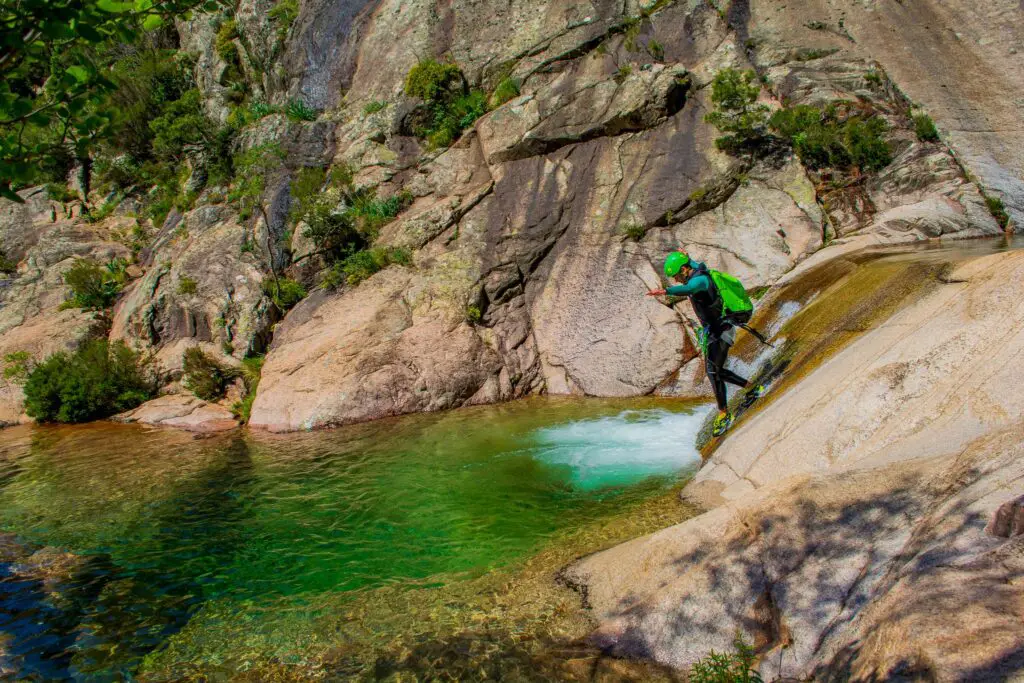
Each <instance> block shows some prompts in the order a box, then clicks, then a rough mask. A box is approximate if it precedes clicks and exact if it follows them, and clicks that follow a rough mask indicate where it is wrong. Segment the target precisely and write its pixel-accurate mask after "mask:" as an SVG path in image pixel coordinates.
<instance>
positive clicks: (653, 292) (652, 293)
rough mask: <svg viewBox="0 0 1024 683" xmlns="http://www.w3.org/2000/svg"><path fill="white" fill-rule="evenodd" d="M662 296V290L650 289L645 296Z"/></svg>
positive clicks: (663, 292) (663, 291)
mask: <svg viewBox="0 0 1024 683" xmlns="http://www.w3.org/2000/svg"><path fill="white" fill-rule="evenodd" d="M663 294H665V290H664V289H652V290H650V291H649V292H647V296H662V295H663Z"/></svg>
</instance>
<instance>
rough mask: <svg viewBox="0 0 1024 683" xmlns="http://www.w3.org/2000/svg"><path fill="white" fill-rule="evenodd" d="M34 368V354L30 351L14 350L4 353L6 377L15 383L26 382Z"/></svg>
mask: <svg viewBox="0 0 1024 683" xmlns="http://www.w3.org/2000/svg"><path fill="white" fill-rule="evenodd" d="M31 369H32V355H31V354H30V353H29V352H28V351H12V352H11V353H8V354H4V379H5V380H7V381H8V382H12V383H14V384H24V383H25V380H27V379H28V373H29V372H30V371H31Z"/></svg>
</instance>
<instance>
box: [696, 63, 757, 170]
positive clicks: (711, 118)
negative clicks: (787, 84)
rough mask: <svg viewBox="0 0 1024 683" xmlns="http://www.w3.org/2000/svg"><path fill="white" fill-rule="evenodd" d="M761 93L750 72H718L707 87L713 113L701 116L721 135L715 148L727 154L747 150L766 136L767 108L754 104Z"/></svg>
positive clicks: (754, 77)
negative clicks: (709, 90)
mask: <svg viewBox="0 0 1024 683" xmlns="http://www.w3.org/2000/svg"><path fill="white" fill-rule="evenodd" d="M760 92H761V85H760V83H758V79H757V74H756V73H754V71H753V70H752V69H751V70H748V71H738V70H736V69H722V70H721V71H719V72H718V73H717V74H715V78H714V81H713V82H712V85H711V101H712V102H713V103H714V104H715V107H716V110H715V111H713V112H711V113H710V114H708V115H707V116H705V117H704V120H705V121H707V122H708V123H710V124H712V125H713V126H715V127H716V128H718V130H720V131H722V132H723V133H727V135H723V136H722V137H719V138H717V139H716V140H715V146H716V147H718V148H719V149H721V150H724V151H727V152H733V153H737V152H742V151H747V150H751V149H753V148H754V147H756V146H757V145H759V144H760V143H761V141H762V140H763V139H764V137H765V134H766V132H767V131H766V123H767V121H768V107H767V106H766V105H763V104H757V96H758V95H759V94H760Z"/></svg>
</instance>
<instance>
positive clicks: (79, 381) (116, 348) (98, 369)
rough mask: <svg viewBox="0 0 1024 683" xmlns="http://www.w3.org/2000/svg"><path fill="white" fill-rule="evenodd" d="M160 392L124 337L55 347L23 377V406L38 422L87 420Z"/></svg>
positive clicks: (143, 363)
mask: <svg viewBox="0 0 1024 683" xmlns="http://www.w3.org/2000/svg"><path fill="white" fill-rule="evenodd" d="M155 394H156V382H155V380H154V377H153V376H152V373H151V372H150V368H149V367H148V363H147V362H145V361H144V360H142V359H141V358H140V356H139V355H138V354H137V353H135V352H134V351H132V350H131V349H130V348H128V347H127V346H126V345H125V344H124V342H114V343H113V344H111V343H108V342H107V341H106V340H105V339H103V340H94V341H89V342H86V343H85V344H83V345H82V346H81V347H80V348H79V349H78V350H77V351H75V352H74V353H65V352H60V353H55V354H54V355H52V356H50V357H49V358H47V359H46V360H45V361H43V362H42V363H40V364H39V365H37V366H36V367H35V368H33V369H32V371H31V372H30V373H29V375H28V379H27V381H26V382H25V412H26V413H28V414H29V416H30V417H33V418H35V419H36V420H39V421H40V422H66V423H74V422H87V421H89V420H98V419H101V418H104V417H108V416H110V415H113V414H115V413H120V412H123V411H125V410H131V409H132V408H134V407H136V406H138V405H139V404H140V403H143V402H145V401H147V400H149V399H150V398H152V397H153V396H154V395H155Z"/></svg>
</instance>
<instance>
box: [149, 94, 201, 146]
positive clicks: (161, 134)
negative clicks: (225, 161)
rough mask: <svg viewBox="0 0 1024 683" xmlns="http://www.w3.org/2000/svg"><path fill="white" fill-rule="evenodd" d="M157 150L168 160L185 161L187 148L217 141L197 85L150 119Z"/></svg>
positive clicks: (154, 144)
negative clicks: (212, 133) (211, 130)
mask: <svg viewBox="0 0 1024 683" xmlns="http://www.w3.org/2000/svg"><path fill="white" fill-rule="evenodd" d="M149 129H150V131H152V133H153V153H154V154H155V155H156V156H157V157H158V158H161V159H163V160H165V161H168V162H172V163H176V162H179V161H181V160H182V159H183V158H184V156H185V152H186V151H187V150H191V149H197V148H208V147H210V146H211V145H212V143H213V137H212V135H211V133H210V123H209V121H208V120H207V118H206V114H205V113H204V112H203V96H202V94H201V93H200V92H199V90H198V89H197V88H193V89H192V90H189V91H187V92H185V93H184V94H183V95H182V96H181V98H180V99H177V100H175V101H174V102H170V103H168V104H167V106H166V107H165V108H164V110H163V113H162V114H161V115H160V116H158V117H156V118H154V119H153V120H152V121H150V122H149Z"/></svg>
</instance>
